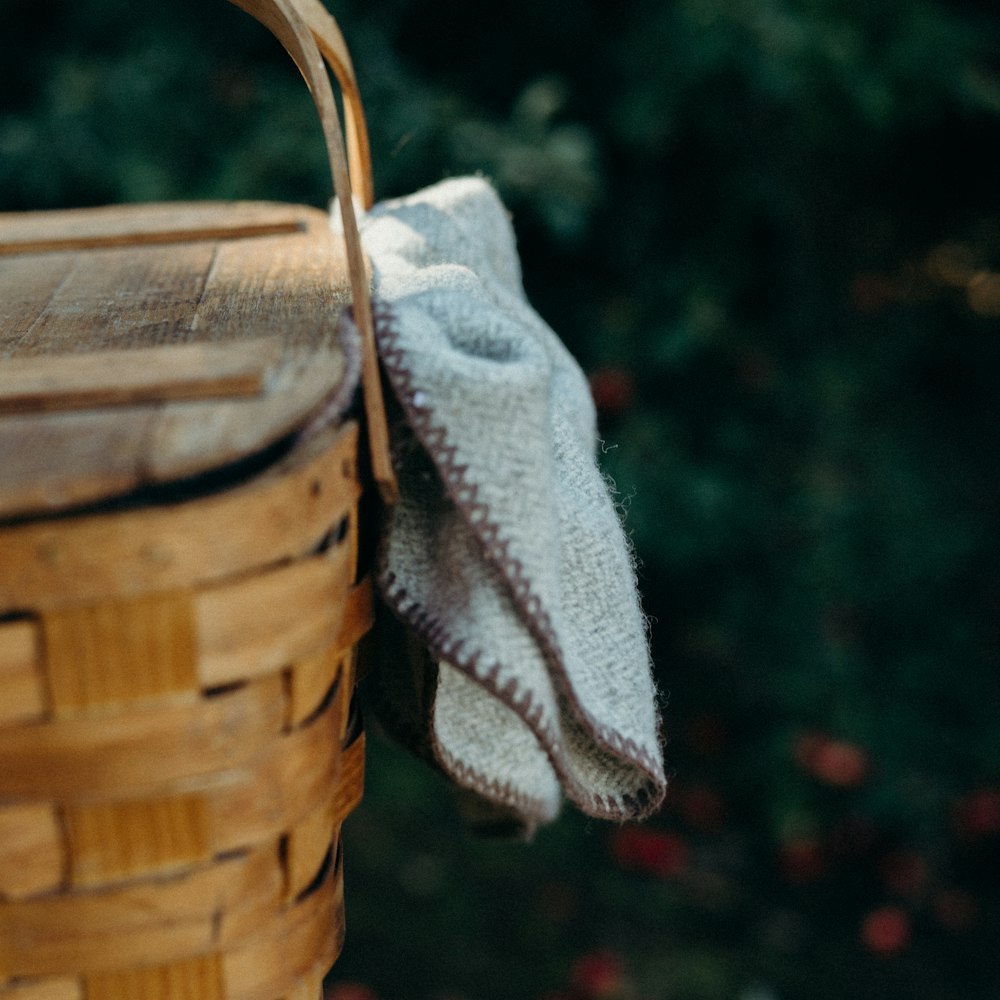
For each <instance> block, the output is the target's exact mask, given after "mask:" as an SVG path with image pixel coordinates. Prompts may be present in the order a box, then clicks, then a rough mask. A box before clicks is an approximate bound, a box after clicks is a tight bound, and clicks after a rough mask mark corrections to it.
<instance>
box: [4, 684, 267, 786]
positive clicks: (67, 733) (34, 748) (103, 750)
mask: <svg viewBox="0 0 1000 1000" xmlns="http://www.w3.org/2000/svg"><path fill="white" fill-rule="evenodd" d="M282 691H283V686H282V683H281V678H280V677H279V676H274V675H272V676H268V677H266V678H264V679H262V680H260V681H254V682H252V683H250V684H247V685H246V686H245V687H242V688H238V689H237V690H235V691H230V692H226V693H223V694H219V695H218V696H217V697H213V698H210V699H208V700H206V701H203V702H198V703H195V704H180V705H173V704H156V703H153V704H151V705H150V706H149V707H137V708H135V709H134V710H132V711H130V712H128V713H117V714H114V715H112V714H107V715H94V716H77V717H74V718H69V719H62V720H58V721H55V722H50V723H49V724H48V725H45V726H39V725H33V724H28V725H20V726H5V727H4V728H2V729H0V797H8V798H12V799H18V798H20V799H29V800H30V799H35V800H37V799H45V798H49V799H55V800H58V801H64V802H65V801H74V800H83V801H86V800H88V799H97V800H99V799H108V798H113V797H115V796H120V797H123V798H130V797H136V796H140V795H147V794H148V795H154V794H157V793H162V792H163V791H165V790H167V789H169V788H170V787H173V786H176V785H177V784H178V783H183V782H184V781H185V780H187V779H195V778H199V777H201V776H203V775H206V774H213V773H218V772H220V771H226V770H229V769H231V768H234V767H238V766H241V765H242V764H243V763H244V762H246V761H249V760H252V759H253V758H254V757H255V756H256V755H257V754H258V753H259V752H260V749H259V748H260V746H261V745H262V744H263V743H266V741H267V740H268V739H272V738H273V737H274V735H275V734H276V733H278V732H280V730H281V727H282V724H283V722H284V714H285V713H284V707H283V704H282Z"/></svg>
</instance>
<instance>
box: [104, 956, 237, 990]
mask: <svg viewBox="0 0 1000 1000" xmlns="http://www.w3.org/2000/svg"><path fill="white" fill-rule="evenodd" d="M87 998H88V1000H226V994H225V990H224V988H223V983H222V962H221V960H220V956H219V955H218V954H212V955H203V956H200V957H198V958H189V959H181V960H180V961H178V962H171V963H170V964H168V965H151V966H143V967H141V968H138V969H126V970H125V971H120V972H95V973H94V974H93V975H90V976H88V977H87Z"/></svg>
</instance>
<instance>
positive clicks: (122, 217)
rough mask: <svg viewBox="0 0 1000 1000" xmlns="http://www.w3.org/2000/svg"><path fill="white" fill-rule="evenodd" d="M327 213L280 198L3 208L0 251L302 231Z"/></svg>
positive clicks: (120, 244)
mask: <svg viewBox="0 0 1000 1000" xmlns="http://www.w3.org/2000/svg"><path fill="white" fill-rule="evenodd" d="M318 216H323V213H322V212H320V211H318V210H317V209H315V208H307V207H305V206H298V205H285V204H281V203H278V202H266V201H240V202H213V201H206V202H186V203H185V202H180V203H166V204H164V203H153V204H140V205H106V206H101V207H98V208H71V209H59V210H56V211H46V212H3V213H0V254H8V255H13V254H27V253H32V254H37V253H52V252H55V251H60V250H84V249H92V248H97V247H109V246H137V245H139V246H142V245H145V244H162V243H190V242H193V241H198V240H213V241H217V240H222V239H237V238H242V239H246V238H250V237H254V236H273V235H276V234H280V233H295V232H302V231H304V230H306V229H308V228H309V226H310V225H316V224H317V221H318V220H317V217H318Z"/></svg>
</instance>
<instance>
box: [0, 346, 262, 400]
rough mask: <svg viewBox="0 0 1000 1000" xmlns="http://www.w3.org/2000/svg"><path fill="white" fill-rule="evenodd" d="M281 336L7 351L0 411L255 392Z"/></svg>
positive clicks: (1, 370)
mask: <svg viewBox="0 0 1000 1000" xmlns="http://www.w3.org/2000/svg"><path fill="white" fill-rule="evenodd" d="M278 348H279V343H278V340H277V339H276V338H274V337H266V338H261V339H259V340H252V341H248V342H246V343H244V344H240V345H239V349H238V350H234V349H233V348H232V347H231V346H219V345H216V344H180V345H173V346H169V347H158V348H145V349H142V348H140V349H137V350H123V351H102V352H101V353H99V354H82V355H81V354H55V355H48V356H44V357H17V358H8V359H7V360H6V361H4V362H3V364H2V365H0V415H3V414H7V413H30V412H38V413H42V412H50V411H53V410H84V409H95V408H98V407H103V406H127V405H134V404H137V403H161V402H166V401H169V400H172V399H215V398H220V397H231V396H258V395H260V394H261V393H262V392H263V391H264V383H265V378H266V375H267V372H268V370H269V369H270V368H272V367H273V366H274V365H275V362H276V360H277V357H278Z"/></svg>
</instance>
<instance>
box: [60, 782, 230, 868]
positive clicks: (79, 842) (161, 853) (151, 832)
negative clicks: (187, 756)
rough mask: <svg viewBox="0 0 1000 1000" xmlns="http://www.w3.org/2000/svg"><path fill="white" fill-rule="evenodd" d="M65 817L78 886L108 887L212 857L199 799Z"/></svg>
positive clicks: (82, 809) (71, 811)
mask: <svg viewBox="0 0 1000 1000" xmlns="http://www.w3.org/2000/svg"><path fill="white" fill-rule="evenodd" d="M65 817H66V828H67V831H68V835H69V855H70V858H71V868H70V878H69V881H70V884H71V885H74V886H93V885H104V884H106V883H108V882H113V881H115V880H116V879H121V878H125V877H128V876H136V875H146V874H149V873H153V872H161V871H170V870H173V869H176V868H178V867H180V866H183V865H185V864H192V863H195V862H199V861H207V860H208V859H209V858H210V857H211V853H212V852H211V847H210V834H209V829H208V816H207V807H206V803H205V798H204V796H202V795H200V794H191V795H177V796H174V797H172V798H167V799H154V800H152V801H142V800H140V801H135V802H99V803H96V804H93V805H81V806H71V807H69V808H68V809H66V811H65Z"/></svg>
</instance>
